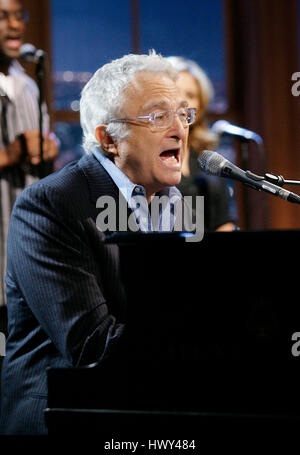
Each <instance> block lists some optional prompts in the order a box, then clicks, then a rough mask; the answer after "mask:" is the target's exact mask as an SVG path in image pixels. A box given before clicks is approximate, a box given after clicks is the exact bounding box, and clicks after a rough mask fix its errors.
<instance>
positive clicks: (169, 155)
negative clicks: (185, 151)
mask: <svg viewBox="0 0 300 455" xmlns="http://www.w3.org/2000/svg"><path fill="white" fill-rule="evenodd" d="M159 157H160V159H161V160H162V161H164V162H165V163H166V164H178V163H179V157H180V151H179V149H170V150H164V151H163V152H161V153H160V155H159Z"/></svg>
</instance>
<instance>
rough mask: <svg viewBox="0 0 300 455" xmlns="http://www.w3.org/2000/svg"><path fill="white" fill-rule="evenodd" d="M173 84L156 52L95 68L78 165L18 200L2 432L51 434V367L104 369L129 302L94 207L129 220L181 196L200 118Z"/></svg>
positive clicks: (114, 250) (86, 95)
mask: <svg viewBox="0 0 300 455" xmlns="http://www.w3.org/2000/svg"><path fill="white" fill-rule="evenodd" d="M176 78H177V72H176V71H175V70H174V69H173V68H172V65H171V64H170V63H169V62H167V61H166V60H165V59H164V58H163V57H161V56H159V55H157V54H156V53H155V52H154V51H152V52H151V53H150V54H149V55H127V56H124V57H123V58H121V59H118V60H115V61H112V62H111V63H109V64H107V65H104V66H103V67H102V68H100V69H99V70H98V71H97V72H96V73H95V74H94V76H93V77H92V78H91V79H90V81H89V82H88V83H87V85H86V86H85V88H84V89H83V92H82V97H81V104H80V113H81V124H82V128H83V133H84V148H85V151H86V154H85V156H84V157H83V158H81V159H80V160H79V161H78V162H75V163H71V164H69V165H67V166H66V167H65V168H63V169H62V170H61V171H59V172H57V173H55V174H53V175H51V176H49V177H47V178H45V179H42V180H41V181H39V182H36V183H35V184H33V185H32V186H30V187H29V188H27V189H26V190H25V191H23V193H22V194H21V195H20V196H19V198H18V199H17V202H16V204H15V207H14V210H13V213H12V218H11V225H10V230H9V237H8V264H7V276H6V283H7V301H8V303H7V305H8V322H9V336H8V339H7V343H6V357H5V361H4V364H3V375H2V387H1V389H2V393H3V395H2V410H1V427H0V432H1V430H2V432H3V433H6V434H16V433H19V434H43V433H47V428H46V425H45V422H44V416H43V410H44V409H45V407H46V404H47V384H46V380H47V376H46V369H47V367H49V366H51V367H70V366H79V365H86V364H89V363H92V362H96V361H101V359H103V357H104V356H106V355H108V354H109V352H110V351H111V349H113V348H114V345H115V344H116V342H117V341H118V340H119V338H120V337H121V335H122V331H123V328H124V323H125V305H126V298H125V293H124V289H123V287H122V284H121V281H120V277H119V262H118V260H119V259H118V247H117V246H116V245H108V244H105V243H104V239H105V233H104V232H102V231H103V230H104V229H102V228H103V226H101V223H100V225H99V223H98V222H97V219H99V213H100V215H101V210H99V208H103V206H102V204H101V198H103V197H104V198H106V197H108V196H109V197H110V198H111V200H113V201H115V203H116V207H118V206H119V204H120V201H121V200H123V201H126V203H128V207H129V209H128V210H129V212H131V210H130V207H131V203H132V198H133V197H134V196H135V195H137V196H138V197H140V198H142V199H140V200H144V201H146V207H148V204H150V203H151V201H152V200H153V198H154V196H156V195H158V194H161V193H163V194H164V195H168V197H173V196H174V197H180V193H179V192H178V190H177V189H176V188H174V185H176V184H177V183H178V182H179V181H180V178H181V163H182V157H183V154H184V151H185V148H186V145H187V138H188V130H189V125H190V124H191V123H192V122H193V121H194V119H195V109H190V108H188V106H187V102H186V101H185V99H184V98H183V97H182V95H181V94H180V92H179V90H178V88H177V85H176V83H175V81H176ZM99 201H100V203H99ZM126 206H127V205H126ZM131 209H132V207H131ZM148 215H149V214H148ZM140 218H141V217H139V216H137V217H136V218H135V223H136V227H137V229H136V230H147V227H148V228H149V229H151V222H150V221H151V220H150V221H149V217H148V218H147V219H146V222H145V220H142V219H140ZM173 222H175V221H174V220H173ZM171 229H172V226H171Z"/></svg>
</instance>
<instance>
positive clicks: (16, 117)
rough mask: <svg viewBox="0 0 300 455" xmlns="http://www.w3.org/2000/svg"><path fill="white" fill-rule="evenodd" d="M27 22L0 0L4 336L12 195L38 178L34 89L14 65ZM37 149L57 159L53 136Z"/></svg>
mask: <svg viewBox="0 0 300 455" xmlns="http://www.w3.org/2000/svg"><path fill="white" fill-rule="evenodd" d="M27 18H28V16H27V13H26V12H25V11H24V10H23V7H22V3H21V2H20V1H19V0H0V95H1V97H0V118H1V123H0V239H1V241H0V332H3V333H5V334H6V307H5V300H6V298H5V284H4V277H5V269H6V238H7V231H8V225H9V220H10V214H11V210H12V207H13V204H14V202H15V200H16V197H17V196H18V194H20V192H21V191H22V190H23V189H24V188H25V187H26V186H28V185H30V184H31V183H32V182H34V181H35V180H36V179H37V178H38V172H37V171H38V168H37V165H38V164H39V162H40V156H39V155H40V148H39V147H40V140H39V139H40V138H39V110H38V97H39V93H38V88H37V85H36V83H35V82H34V81H33V79H31V78H30V77H29V76H28V75H26V74H25V71H24V69H23V67H22V66H21V65H20V64H19V63H18V62H17V60H16V59H17V58H18V57H19V50H20V47H21V45H22V43H23V37H24V32H25V22H26V20H27ZM43 119H44V130H45V132H46V131H48V129H49V118H48V115H47V112H46V107H45V106H44V116H43ZM43 145H44V149H43V151H44V155H43V158H44V160H45V162H47V161H48V162H49V163H50V164H51V162H52V160H53V159H54V158H55V157H56V156H57V153H58V149H57V145H56V140H55V139H54V138H53V133H51V134H48V133H45V137H44V144H43ZM50 170H51V165H50V166H49V172H50ZM0 359H1V358H0Z"/></svg>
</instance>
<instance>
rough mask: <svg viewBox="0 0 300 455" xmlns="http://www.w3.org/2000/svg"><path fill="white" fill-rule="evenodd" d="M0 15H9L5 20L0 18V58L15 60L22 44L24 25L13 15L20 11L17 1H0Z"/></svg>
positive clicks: (19, 4) (20, 6) (20, 7)
mask: <svg viewBox="0 0 300 455" xmlns="http://www.w3.org/2000/svg"><path fill="white" fill-rule="evenodd" d="M0 10H1V11H0V14H1V12H2V11H3V12H4V13H7V14H9V17H8V18H7V19H5V18H2V19H1V17H0V57H1V56H2V57H5V58H8V59H13V58H17V57H18V56H19V49H20V46H21V45H22V42H23V34H24V30H25V24H24V22H23V21H21V20H18V19H17V18H16V17H15V16H14V13H17V12H18V11H21V10H22V5H21V3H20V2H19V1H18V0H0Z"/></svg>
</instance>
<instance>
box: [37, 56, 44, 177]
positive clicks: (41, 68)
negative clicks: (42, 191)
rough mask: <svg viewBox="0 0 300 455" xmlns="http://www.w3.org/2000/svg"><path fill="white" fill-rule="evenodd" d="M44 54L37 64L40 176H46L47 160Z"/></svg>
mask: <svg viewBox="0 0 300 455" xmlns="http://www.w3.org/2000/svg"><path fill="white" fill-rule="evenodd" d="M44 74H45V71H44V54H41V55H39V57H38V60H37V65H36V78H37V85H38V89H39V99H38V108H39V133H40V144H39V150H40V164H39V166H38V174H39V178H43V177H45V175H46V173H45V161H44V157H43V144H44V137H43V110H42V103H43V79H44Z"/></svg>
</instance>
